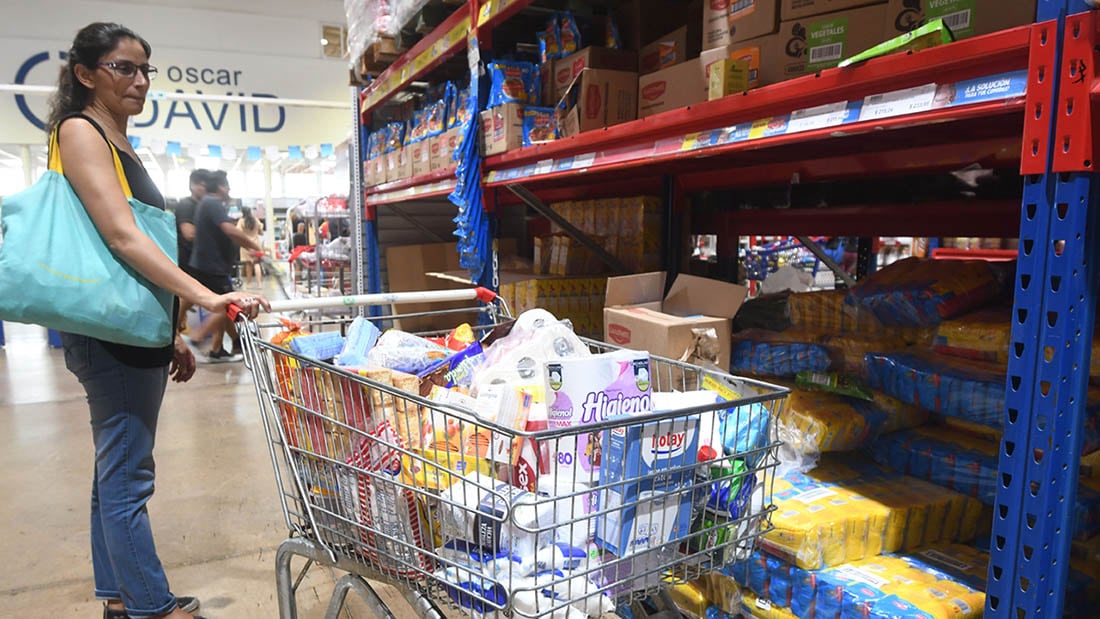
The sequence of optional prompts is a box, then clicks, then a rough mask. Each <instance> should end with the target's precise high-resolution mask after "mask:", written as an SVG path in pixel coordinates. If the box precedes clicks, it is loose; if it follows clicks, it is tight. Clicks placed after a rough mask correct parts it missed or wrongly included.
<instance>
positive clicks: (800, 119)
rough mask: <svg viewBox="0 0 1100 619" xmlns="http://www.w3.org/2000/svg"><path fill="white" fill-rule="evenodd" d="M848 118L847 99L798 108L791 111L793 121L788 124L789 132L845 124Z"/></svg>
mask: <svg viewBox="0 0 1100 619" xmlns="http://www.w3.org/2000/svg"><path fill="white" fill-rule="evenodd" d="M847 118H848V102H847V101H841V102H840V103H830V104H828V105H819V106H817V107H811V108H806V109H804V110H797V111H794V112H791V122H790V124H788V125H787V133H798V132H799V131H813V130H814V129H824V128H826V127H836V126H838V125H842V124H844V121H845V120H846V119H847Z"/></svg>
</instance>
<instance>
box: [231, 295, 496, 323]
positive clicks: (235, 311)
mask: <svg viewBox="0 0 1100 619" xmlns="http://www.w3.org/2000/svg"><path fill="white" fill-rule="evenodd" d="M496 298H497V294H496V293H495V292H493V291H492V290H489V289H488V288H480V287H478V288H463V289H461V290H424V291H417V292H383V293H378V294H360V295H350V296H345V297H316V298H312V299H284V300H279V301H272V302H271V311H272V312H297V311H304V310H317V309H333V308H340V307H361V306H365V305H401V304H404V303H439V302H443V301H473V300H477V301H481V302H482V303H492V302H493V301H495V300H496ZM243 311H244V310H243V309H242V308H240V307H239V306H237V305H235V304H232V303H231V304H230V305H229V307H228V308H227V309H226V312H225V313H226V314H228V315H229V319H230V320H232V321H234V322H236V320H237V318H238V317H239V316H240V315H241V313H242V312H243Z"/></svg>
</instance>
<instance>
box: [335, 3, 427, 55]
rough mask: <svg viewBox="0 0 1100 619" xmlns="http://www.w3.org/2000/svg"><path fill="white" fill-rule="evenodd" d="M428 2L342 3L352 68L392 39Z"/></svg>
mask: <svg viewBox="0 0 1100 619" xmlns="http://www.w3.org/2000/svg"><path fill="white" fill-rule="evenodd" d="M426 4H428V0H366V1H365V2H364V1H363V0H344V14H345V15H346V16H347V20H348V49H349V51H350V52H351V63H352V68H355V63H357V62H358V61H359V57H360V56H362V55H363V53H364V52H365V51H366V50H367V48H368V47H370V46H371V45H372V44H373V43H375V42H376V41H378V40H379V39H380V38H382V37H389V38H393V37H395V36H397V33H398V32H399V31H400V30H401V27H402V26H404V25H405V24H406V23H408V22H409V20H410V19H412V18H413V16H414V15H416V13H417V11H419V10H420V9H422V8H424V5H426Z"/></svg>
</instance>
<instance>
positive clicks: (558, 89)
mask: <svg viewBox="0 0 1100 619" xmlns="http://www.w3.org/2000/svg"><path fill="white" fill-rule="evenodd" d="M637 68H638V54H636V53H634V52H624V51H622V50H617V49H606V48H603V47H586V48H584V49H582V50H581V51H579V52H576V53H574V54H571V55H569V56H566V57H565V58H562V59H560V60H555V61H554V97H553V99H552V100H551V101H549V102H547V105H549V106H551V107H552V106H555V105H557V104H558V102H559V101H561V99H562V97H564V96H565V92H566V91H567V90H569V85H570V84H572V83H573V80H574V79H576V77H577V76H578V75H580V74H581V72H582V71H584V70H585V69H608V70H611V71H636V70H637Z"/></svg>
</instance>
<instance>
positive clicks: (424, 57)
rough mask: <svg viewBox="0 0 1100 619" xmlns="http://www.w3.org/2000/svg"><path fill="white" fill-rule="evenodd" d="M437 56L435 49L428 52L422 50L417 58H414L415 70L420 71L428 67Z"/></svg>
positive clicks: (415, 71)
mask: <svg viewBox="0 0 1100 619" xmlns="http://www.w3.org/2000/svg"><path fill="white" fill-rule="evenodd" d="M434 57H435V50H433V49H429V50H428V51H426V52H422V53H421V54H420V55H418V56H417V57H416V58H414V59H413V72H414V73H420V72H421V71H423V70H424V69H426V68H428V64H429V63H431V61H432V58H434Z"/></svg>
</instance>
